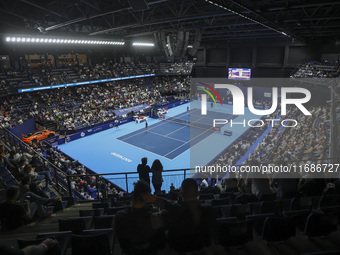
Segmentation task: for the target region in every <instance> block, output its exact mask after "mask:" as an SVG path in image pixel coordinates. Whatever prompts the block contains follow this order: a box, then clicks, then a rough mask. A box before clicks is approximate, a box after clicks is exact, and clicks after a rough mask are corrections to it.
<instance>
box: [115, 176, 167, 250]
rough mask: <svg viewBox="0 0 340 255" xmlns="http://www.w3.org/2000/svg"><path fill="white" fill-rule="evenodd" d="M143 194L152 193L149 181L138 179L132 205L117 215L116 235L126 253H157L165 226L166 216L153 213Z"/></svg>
mask: <svg viewBox="0 0 340 255" xmlns="http://www.w3.org/2000/svg"><path fill="white" fill-rule="evenodd" d="M142 195H146V196H147V197H148V195H151V189H150V186H149V184H148V183H146V182H144V181H138V182H137V183H136V184H135V188H134V191H133V192H132V207H129V208H127V209H125V210H122V211H119V212H118V213H117V214H116V216H115V228H116V235H117V238H118V241H119V243H120V246H121V248H122V250H123V252H124V253H126V254H129V255H132V254H136V255H143V254H145V255H147V254H148V255H149V254H155V252H156V250H157V249H158V245H157V243H158V241H157V240H158V239H159V237H160V236H163V234H162V235H161V233H163V232H162V228H163V227H164V220H163V219H164V217H163V215H162V214H160V213H151V212H150V211H149V210H148V208H146V207H145V205H146V203H147V201H146V200H145V199H144V198H143V196H142Z"/></svg>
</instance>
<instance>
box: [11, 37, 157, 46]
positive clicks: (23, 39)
mask: <svg viewBox="0 0 340 255" xmlns="http://www.w3.org/2000/svg"><path fill="white" fill-rule="evenodd" d="M5 40H6V41H7V42H31V43H34V42H35V43H72V44H84V43H85V44H97V45H99V44H105V45H124V44H125V42H115V41H103V40H75V39H57V38H35V37H30V38H29V37H9V36H8V37H6V38H5ZM137 45H138V46H154V45H153V44H148V43H137Z"/></svg>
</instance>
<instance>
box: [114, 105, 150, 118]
mask: <svg viewBox="0 0 340 255" xmlns="http://www.w3.org/2000/svg"><path fill="white" fill-rule="evenodd" d="M149 108H151V106H150V105H148V104H141V105H136V106H132V107H128V108H124V109H118V110H114V111H113V112H114V113H115V114H116V115H118V116H123V115H125V114H128V113H129V112H131V111H134V112H139V111H141V110H145V109H149Z"/></svg>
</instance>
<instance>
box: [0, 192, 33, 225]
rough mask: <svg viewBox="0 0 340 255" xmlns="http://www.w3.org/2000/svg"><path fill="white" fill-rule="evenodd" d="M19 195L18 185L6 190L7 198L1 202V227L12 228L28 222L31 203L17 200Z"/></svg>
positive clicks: (30, 215) (30, 214)
mask: <svg viewBox="0 0 340 255" xmlns="http://www.w3.org/2000/svg"><path fill="white" fill-rule="evenodd" d="M18 195H19V188H18V187H14V186H12V187H10V188H8V189H7V191H6V200H5V201H4V202H3V203H1V204H0V219H1V229H2V231H4V230H10V229H15V228H18V227H20V226H22V225H24V224H27V223H28V222H29V221H30V219H31V217H32V216H33V215H32V213H31V203H30V201H26V203H25V204H23V203H20V202H18V201H17V199H18Z"/></svg>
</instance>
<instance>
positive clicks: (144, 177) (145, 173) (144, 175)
mask: <svg viewBox="0 0 340 255" xmlns="http://www.w3.org/2000/svg"><path fill="white" fill-rule="evenodd" d="M147 163H148V159H147V158H142V164H139V165H138V166H137V172H138V174H139V180H141V181H145V182H147V183H149V185H150V176H149V173H150V172H151V169H150V167H149V166H148V165H147Z"/></svg>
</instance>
